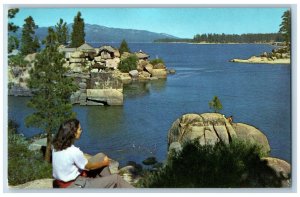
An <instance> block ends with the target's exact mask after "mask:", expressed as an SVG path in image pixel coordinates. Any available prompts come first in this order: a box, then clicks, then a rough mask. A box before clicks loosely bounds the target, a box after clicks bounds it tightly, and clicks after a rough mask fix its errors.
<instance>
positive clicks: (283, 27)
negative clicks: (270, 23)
mask: <svg viewBox="0 0 300 197" xmlns="http://www.w3.org/2000/svg"><path fill="white" fill-rule="evenodd" d="M281 18H282V22H281V24H280V29H279V33H282V34H283V35H284V38H285V42H286V44H287V46H289V47H290V45H291V26H292V25H291V11H290V10H287V11H285V12H284V13H283V15H282V17H281Z"/></svg>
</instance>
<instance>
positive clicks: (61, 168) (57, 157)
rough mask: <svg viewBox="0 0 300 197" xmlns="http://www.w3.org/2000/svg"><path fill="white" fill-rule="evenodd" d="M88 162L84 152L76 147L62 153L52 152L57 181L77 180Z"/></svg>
mask: <svg viewBox="0 0 300 197" xmlns="http://www.w3.org/2000/svg"><path fill="white" fill-rule="evenodd" d="M87 163H88V160H87V159H86V158H85V157H84V155H83V152H82V151H81V150H80V149H79V148H77V147H75V146H74V145H72V146H70V147H68V148H67V149H64V150H62V151H55V150H54V149H53V151H52V167H53V177H54V178H55V179H58V180H61V181H64V182H68V181H71V180H74V179H76V178H77V177H78V176H79V175H80V173H81V171H82V170H84V167H85V165H86V164H87Z"/></svg>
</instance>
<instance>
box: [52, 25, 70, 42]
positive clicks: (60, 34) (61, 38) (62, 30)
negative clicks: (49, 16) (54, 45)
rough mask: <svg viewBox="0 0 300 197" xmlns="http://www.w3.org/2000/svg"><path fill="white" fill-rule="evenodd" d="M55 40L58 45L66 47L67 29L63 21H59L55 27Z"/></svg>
mask: <svg viewBox="0 0 300 197" xmlns="http://www.w3.org/2000/svg"><path fill="white" fill-rule="evenodd" d="M55 30H56V34H57V39H58V43H59V44H63V45H66V44H67V42H68V27H67V23H66V22H64V20H63V19H60V20H59V22H58V23H57V24H56V26H55Z"/></svg>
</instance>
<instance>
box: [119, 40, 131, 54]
mask: <svg viewBox="0 0 300 197" xmlns="http://www.w3.org/2000/svg"><path fill="white" fill-rule="evenodd" d="M119 51H120V54H123V53H124V52H128V53H130V49H129V47H128V44H127V42H126V40H125V39H123V40H122V43H121V45H120V48H119Z"/></svg>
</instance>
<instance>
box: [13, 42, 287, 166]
mask: <svg viewBox="0 0 300 197" xmlns="http://www.w3.org/2000/svg"><path fill="white" fill-rule="evenodd" d="M109 44H110V45H112V46H115V47H118V46H119V43H109ZM99 46H100V44H98V45H95V47H99ZM129 48H130V49H131V50H132V51H139V50H140V49H141V50H143V51H145V52H146V53H148V54H150V56H151V57H150V58H156V57H159V58H162V59H163V60H164V61H165V63H166V65H167V67H168V68H174V69H175V70H176V74H175V75H169V76H168V78H167V79H166V80H157V81H150V82H144V83H132V84H129V85H126V86H124V106H109V107H103V106H74V111H75V112H77V117H78V119H79V120H80V121H81V125H82V128H83V133H82V138H81V139H80V140H79V141H77V142H76V144H77V145H78V146H80V147H81V149H82V150H83V151H84V152H87V153H90V154H95V153H97V152H105V153H106V154H108V155H109V156H110V157H111V158H113V159H116V160H118V161H119V162H120V164H121V165H125V164H126V162H127V161H130V160H132V161H136V162H138V163H141V162H142V161H143V160H144V159H145V158H147V157H149V156H155V157H156V158H157V159H158V160H159V161H163V160H165V158H166V152H167V134H168V130H169V129H170V127H171V125H172V123H173V122H174V121H175V120H176V119H177V118H179V117H180V116H181V115H183V114H186V113H204V112H209V111H210V109H209V107H208V102H209V101H210V100H211V99H212V98H213V96H215V95H216V96H218V97H219V99H220V100H221V102H222V104H223V110H222V111H221V113H223V114H225V115H226V116H230V115H233V117H234V122H243V123H247V124H250V125H253V126H255V127H257V128H258V129H260V130H261V131H262V132H263V133H264V134H265V135H266V136H267V138H268V140H269V143H270V146H271V149H272V150H271V155H272V156H274V157H279V158H281V159H284V160H287V161H289V162H290V161H291V67H290V65H280V64H278V65H271V64H242V63H231V62H229V60H230V59H233V58H248V57H250V56H253V55H258V54H260V53H262V52H264V51H268V52H270V51H271V50H272V48H273V47H272V46H270V45H256V44H232V45H226V44H224V45H197V44H184V43H129ZM27 100H28V98H22V97H9V99H8V116H9V118H13V119H14V120H16V121H17V122H18V123H19V124H20V130H21V131H22V132H23V133H24V134H25V136H28V137H30V136H32V135H34V134H36V133H38V132H39V131H38V130H37V129H33V128H26V127H25V126H24V123H23V122H24V118H25V117H26V116H27V115H28V114H29V113H30V112H31V111H32V110H31V109H28V108H27V107H26V102H27Z"/></svg>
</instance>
